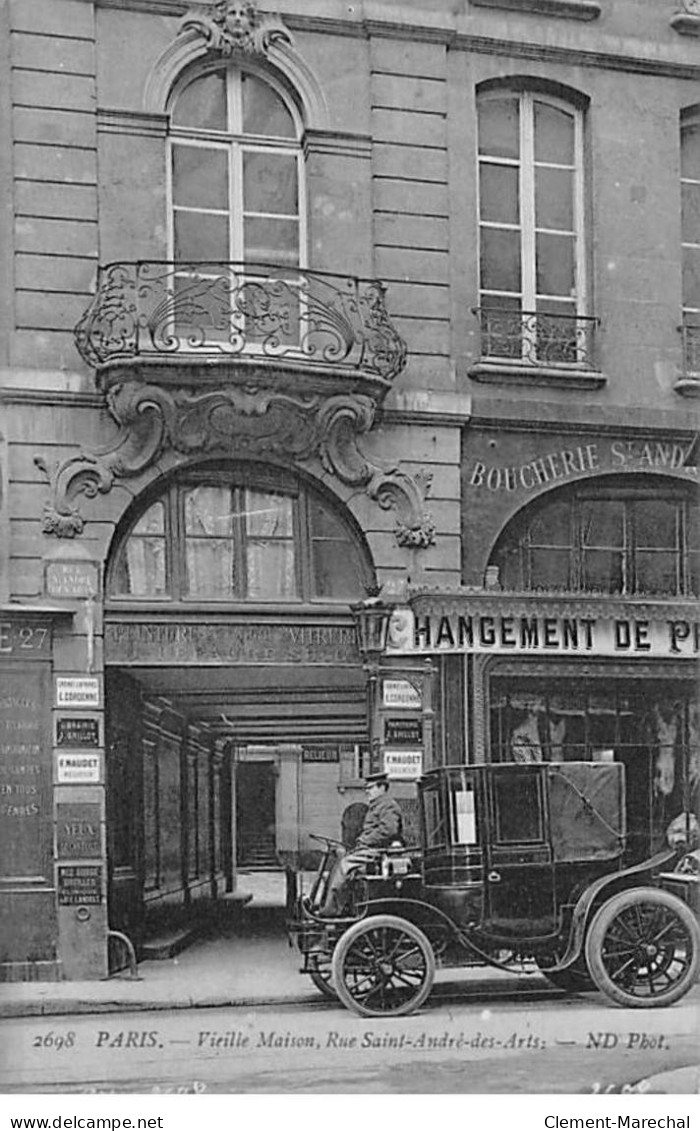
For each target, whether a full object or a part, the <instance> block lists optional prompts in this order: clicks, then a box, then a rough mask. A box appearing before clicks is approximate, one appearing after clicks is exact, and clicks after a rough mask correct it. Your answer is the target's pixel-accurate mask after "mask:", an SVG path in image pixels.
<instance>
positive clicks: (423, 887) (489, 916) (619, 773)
mask: <svg viewBox="0 0 700 1131" xmlns="http://www.w3.org/2000/svg"><path fill="white" fill-rule="evenodd" d="M624 771H625V768H624V766H623V765H622V764H620V763H604V762H564V763H556V764H555V763H544V764H520V763H501V764H497V765H479V766H445V767H441V768H439V769H435V770H432V771H430V772H429V773H427V774H426V775H425V776H424V777H423V778H422V780H421V781H420V782H419V785H418V795H419V805H420V827H421V842H422V843H421V845H420V847H417V848H415V849H414V848H409V847H398V848H392V849H388V850H386V851H385V852H383V853H382V854H381V857H379V858H378V860H377V862H376V864H373V865H372V868H371V871H370V872H369V873H368V874H357V875H355V876H353V875H351V876H350V877H349V880H348V886H347V890H346V907H344V908H343V913H342V917H337V918H336V917H332V918H331V917H329V916H327V915H324V914H323V913H322V911H321V907H322V902H323V892H324V887H325V883H326V879H327V875H328V870H329V867H330V866H331V864H332V861H333V858H334V853H335V846H336V845H337V843H338V842H335V841H332V840H331V839H330V838H327V837H317V838H315V839H316V840H318V841H321V842H323V843H324V844H325V849H324V850H323V851H322V853H321V858H320V862H319V866H318V871H317V874H316V877H315V881H314V883H313V886H312V888H311V891H310V893H309V894H308V895H307V896H304V894H303V892H302V891H301V890H300V888H301V887H302V886H303V885H301V884H300V883H299V882H298V881H299V876H296V877H295V882H294V884H293V885H292V887H291V891H290V904H289V911H290V917H289V928H290V936H291V938H292V939H293V940H294V942H295V943H296V945H297V946H298V948H299V949H300V951H301V954H302V955H303V963H304V964H303V967H302V972H303V973H306V974H309V975H310V977H311V978H312V980H313V982H314V984H315V985H316V986H317V987H318V988H319V989H320V990H321V991H322V992H323V993H325V994H326V995H327V996H328V997H335V998H337V999H339V1000H340V1001H341V1002H342V1003H343V1005H345V1006H346V1007H347V1008H349V1009H351V1010H354V1011H355V1012H356V1013H359V1014H360V1015H362V1016H367V1017H377V1016H394V1017H397V1016H401V1015H405V1014H407V1013H410V1012H413V1011H414V1010H416V1009H418V1008H419V1007H420V1006H421V1005H422V1004H423V1002H425V1000H426V998H427V997H428V994H429V993H430V990H431V986H432V984H433V979H434V975H435V970H436V966H437V965H441V966H474V965H481V966H495V967H499V968H505V969H509V970H511V969H517V970H519V971H531V972H535V973H536V972H537V971H538V970H539V971H541V972H542V973H543V974H544V975H545V976H546V978H547V979H549V981H550V982H551V983H553V984H554V985H555V986H557V987H559V988H562V989H568V990H586V989H597V990H600V991H602V993H603V994H605V995H606V997H607V998H609V1000H610V1001H611V1002H614V1003H615V1004H617V1005H620V1006H627V1007H645V1008H646V1007H656V1006H665V1005H670V1004H671V1003H672V1002H675V1001H678V999H679V998H681V997H682V996H683V995H684V994H685V993H687V991H688V990H689V989H690V988H691V986H692V985H693V983H694V981H695V979H696V977H697V975H698V970H699V969H700V927H699V926H698V921H697V917H696V914H695V913H694V912H693V910H692V909H691V907H689V905H688V903H689V902H692V900H691V891H692V884H693V883H695V884H696V885H697V878H696V877H694V876H693V875H692V869H691V870H690V871H687V870H686V871H681V872H675V871H674V866H675V865H676V863H677V862H678V861H679V859H680V858H681V857H682V856H683V852H684V850H685V849H687V848H688V847H689V845H688V841H687V838H683V837H681V838H679V843H678V844H677V845H676V847H675V848H671V847H665V848H662V849H661V850H660V851H658V852H656V853H655V854H654V855H652V856H651V857H649V858H647V859H644V860H642V861H641V862H639V861H637V862H636V863H633V864H632V865H630V864H629V862H628V858H627V856H626V849H627V843H626V841H627V837H626V829H625V804H624ZM691 820H692V818H691V817H690V815H688V821H689V822H690V821H691ZM689 834H690V829H689ZM696 906H697V904H696ZM346 908H347V910H346Z"/></svg>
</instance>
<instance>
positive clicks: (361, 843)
mask: <svg viewBox="0 0 700 1131" xmlns="http://www.w3.org/2000/svg"><path fill="white" fill-rule="evenodd" d="M388 791H389V777H388V775H387V774H370V775H369V776H368V777H367V778H365V793H366V794H367V796H368V798H369V805H368V807H367V812H366V814H365V819H364V824H363V826H362V832H361V833H360V835H359V836H358V838H357V840H356V841H355V844H354V845H353V847H352V848H351V850H350V851H349V852H348V853H347V854H346V855H345V856H342V857H341V858H340V859H339V860H337V861H336V863H335V864H334V866H333V870H332V871H331V874H330V876H329V877H328V884H327V887H326V895H325V899H324V901H323V907H322V909H321V912H322V914H324V915H338V914H342V910H343V899H342V890H343V887H344V885H345V881H346V879H347V877H348V875H349V874H350V872H352V871H355V870H356V869H358V868H362V867H363V866H364V865H365V864H367V863H368V862H369V861H371V860H376V859H377V857H378V856H380V855H381V852H382V849H384V848H389V846H390V845H392V844H394V843H395V842H396V841H400V840H401V834H402V828H401V810H400V809H399V806H398V804H397V802H396V801H395V800H394V798H393V797H389V796H388Z"/></svg>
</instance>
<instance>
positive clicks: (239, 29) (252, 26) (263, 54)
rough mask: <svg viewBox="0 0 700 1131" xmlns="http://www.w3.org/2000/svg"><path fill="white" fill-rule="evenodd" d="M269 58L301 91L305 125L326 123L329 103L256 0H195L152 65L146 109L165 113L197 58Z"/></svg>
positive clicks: (286, 34)
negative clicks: (253, 0) (177, 85)
mask: <svg viewBox="0 0 700 1131" xmlns="http://www.w3.org/2000/svg"><path fill="white" fill-rule="evenodd" d="M217 57H218V58H221V59H232V60H233V61H245V60H246V59H248V60H258V61H264V62H267V63H269V65H270V66H271V67H273V68H274V69H275V70H277V71H278V72H279V73H280V74H281V75H282V76H284V78H285V79H286V80H287V82H288V83H289V84H291V86H292V87H293V89H294V90H295V91H296V92H297V94H298V95H299V98H300V99H301V103H302V109H303V116H304V124H305V127H306V129H310V130H325V129H328V128H329V125H330V114H329V111H328V105H327V103H326V99H325V97H324V94H323V90H322V88H321V85H320V83H319V81H318V79H317V78H316V75H315V74H314V72H313V71H312V69H311V67H310V66H309V65H308V63H307V62H306V61H305V59H304V58H303V57H302V55H301V54H300V53H299V51H298V50H297V49H296V47H295V45H294V39H293V36H292V34H291V32H290V31H289V30H288V29H287V28H286V27H285V25H284V24H283V22H282V21H281V20H280V19H279V17H277V16H271V15H268V14H263V13H261V12H260V11H259V10H258V7H257V4H255V3H251V2H248V3H240V2H238V0H219V2H215V3H211V4H195V5H193V6H192V7H191V8H190V9H189V10H188V12H186V14H185V15H184V16H183V17H182V19H181V20H180V22H179V24H178V30H177V33H176V35H175V38H174V39H173V40H172V41H171V42H170V43H169V44H168V46H167V47H166V48H165V50H164V51H163V52H161V54H160V56H159V57H158V59H157V60H156V61H155V63H154V64H153V67H152V68H151V72H150V74H149V76H148V79H147V81H146V86H145V89H144V94H143V108H144V110H145V111H146V113H148V114H167V112H168V101H169V98H170V95H171V92H172V89H173V86H174V85H175V83H176V81H177V79H178V78H179V77H180V75H181V74H182V72H183V71H184V70H185V69H186V68H187V67H189V66H190V65H191V64H192V63H196V62H197V60H200V61H204V60H207V59H212V58H217Z"/></svg>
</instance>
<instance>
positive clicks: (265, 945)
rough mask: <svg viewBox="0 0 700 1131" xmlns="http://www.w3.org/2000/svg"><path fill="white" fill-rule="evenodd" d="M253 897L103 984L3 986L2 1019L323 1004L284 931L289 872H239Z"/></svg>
mask: <svg viewBox="0 0 700 1131" xmlns="http://www.w3.org/2000/svg"><path fill="white" fill-rule="evenodd" d="M240 889H241V891H242V892H248V893H251V894H252V896H253V898H252V902H251V903H249V904H247V905H243V903H239V905H238V909H237V911H236V913H235V917H233V918H232V919H230V920H228V921H219V922H218V923H217V924H216V928H215V934H214V933H213V932H210V933H209V934H208V935H205V936H204V937H201V938H198V939H197V940H196V941H195V942H193V943H192V944H191V945H190V946H189V947H188V948H187V949H186V950H183V951H182V952H181V953H180V954H178V955H177V957H175V958H165V959H158V960H147V961H143V962H140V963H139V966H138V977H137V979H134V978H132V977H131V976H130V974H129V972H128V971H123V972H122V973H119V974H115V975H113V976H112V977H110V978H106V979H104V980H103V981H84V982H5V983H0V1017H30V1016H42V1015H43V1016H50V1015H55V1014H68V1013H109V1012H117V1011H122V1010H146V1009H188V1008H192V1007H198V1008H205V1007H206V1006H217V1005H267V1004H280V1003H283V1004H286V1003H288V1002H300V1003H305V1002H317V1001H318V1000H319V993H318V991H317V990H316V989H315V988H314V987H313V985H312V984H311V981H310V979H309V978H306V977H304V976H303V975H302V974H300V973H299V967H300V965H301V959H300V956H299V953H298V952H297V951H296V950H295V949H293V948H292V947H290V946H289V943H288V941H287V934H286V930H285V911H284V876H283V875H280V874H279V873H250V874H249V875H243V876H241V877H240Z"/></svg>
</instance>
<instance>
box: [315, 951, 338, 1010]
mask: <svg viewBox="0 0 700 1131" xmlns="http://www.w3.org/2000/svg"><path fill="white" fill-rule="evenodd" d="M307 973H308V975H309V977H310V978H311V981H312V982H313V984H314V985H315V987H316V989H317V990H320V992H321V993H322V994H323V996H324V997H327V998H330V1000H331V1001H337V1000H338V995H337V994H336V992H335V990H334V989H333V981H332V976H331V956H330V954H310V955H309V957H308V970H307Z"/></svg>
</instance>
